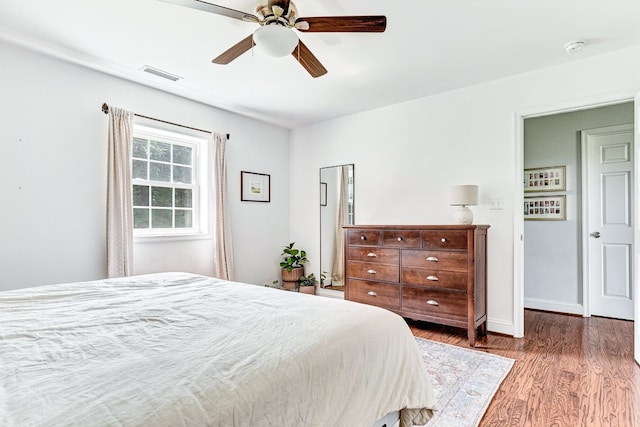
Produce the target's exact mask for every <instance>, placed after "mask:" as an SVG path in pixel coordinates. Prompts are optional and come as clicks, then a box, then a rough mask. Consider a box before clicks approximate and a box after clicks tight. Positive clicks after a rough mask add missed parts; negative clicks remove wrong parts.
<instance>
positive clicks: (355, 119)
mask: <svg viewBox="0 0 640 427" xmlns="http://www.w3.org/2000/svg"><path fill="white" fill-rule="evenodd" d="M638 89H640V47H635V48H632V49H626V50H621V51H618V52H614V53H611V54H608V55H602V56H599V57H592V58H588V59H584V60H576V61H574V62H571V63H569V64H567V65H564V66H560V67H554V68H548V69H544V70H540V71H537V72H532V73H527V74H522V75H519V76H514V77H511V78H507V79H502V80H497V81H493V82H489V83H486V84H482V85H477V86H473V87H468V88H464V89H461V90H456V91H451V92H448V93H444V94H440V95H436V96H431V97H427V98H421V99H417V100H414V101H410V102H406V103H402V104H398V105H393V106H389V107H386V108H381V109H378V110H374V111H369V112H365V113H361V114H356V115H353V116H349V117H343V118H339V119H335V120H331V121H328V122H325V123H320V124H317V125H314V126H309V127H305V128H300V129H296V130H294V131H292V134H291V142H292V157H291V178H292V179H291V194H292V203H291V219H292V236H293V238H294V239H295V240H296V241H297V242H298V243H299V244H300V245H304V246H306V247H308V248H317V247H318V213H317V209H315V208H314V205H315V201H316V200H318V199H317V198H318V193H317V190H316V191H314V192H308V191H306V189H309V188H317V187H318V185H317V179H318V178H317V177H318V168H319V167H322V166H330V165H335V164H342V163H355V170H356V177H355V181H356V189H355V194H356V202H355V203H356V223H357V224H447V223H451V222H452V214H453V208H451V207H449V206H448V205H447V189H448V187H449V186H450V185H452V184H478V185H479V187H480V205H479V206H477V207H475V208H472V209H473V210H474V213H475V222H476V223H485V224H490V225H491V228H490V229H489V236H488V294H489V296H488V298H489V304H488V315H489V322H488V327H489V329H490V330H492V331H497V332H502V333H508V334H512V333H514V315H515V314H514V271H513V262H514V256H515V251H514V247H515V244H516V243H515V242H516V239H515V238H514V237H515V236H514V222H513V219H514V216H515V215H517V213H516V212H515V211H514V209H517V210H520V209H522V207H521V205H520V197H521V185H522V184H521V173H522V171H520V170H517V169H519V168H516V167H515V166H514V165H516V164H517V162H516V153H520V149H519V148H518V147H516V141H517V140H518V138H517V136H516V129H517V123H516V118H517V114H518V113H521V112H523V111H531V110H543V111H544V110H545V108H547V106H548V109H549V110H552V109H555V108H557V106H558V105H560V104H562V105H582V104H587V103H589V102H591V100H592V99H593V98H594V97H602V96H607V97H615V96H621V97H630V96H631V95H632V94H634V93H635V92H636V91H637V90H638ZM371 90H376V89H375V88H371ZM488 197H499V198H502V199H503V209H502V210H489V209H488V204H487V203H488V200H487V199H488ZM516 202H517V203H516ZM515 226H516V227H515V228H516V230H517V229H518V227H520V226H518V225H517V224H515ZM518 237H519V236H518ZM309 268H310V269H312V270H313V271H317V270H318V265H317V264H314V260H312V262H311V263H310V265H309Z"/></svg>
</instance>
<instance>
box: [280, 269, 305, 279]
mask: <svg viewBox="0 0 640 427" xmlns="http://www.w3.org/2000/svg"><path fill="white" fill-rule="evenodd" d="M281 270H282V281H283V282H297V281H298V280H300V278H301V277H302V276H304V267H294V268H292V269H291V271H288V270H287V269H286V268H283V269H281Z"/></svg>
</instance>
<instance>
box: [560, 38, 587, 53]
mask: <svg viewBox="0 0 640 427" xmlns="http://www.w3.org/2000/svg"><path fill="white" fill-rule="evenodd" d="M583 47H584V41H582V40H576V41H573V42H569V43H567V44H565V45H564V50H566V51H567V53H573V52H577V51H579V50H580V49H582V48H583Z"/></svg>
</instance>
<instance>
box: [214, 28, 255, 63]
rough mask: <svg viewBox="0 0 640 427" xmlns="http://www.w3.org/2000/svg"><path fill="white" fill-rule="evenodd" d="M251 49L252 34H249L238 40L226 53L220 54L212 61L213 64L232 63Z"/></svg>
mask: <svg viewBox="0 0 640 427" xmlns="http://www.w3.org/2000/svg"><path fill="white" fill-rule="evenodd" d="M252 47H253V34H249V35H248V36H247V37H246V38H244V39H242V40H240V41H239V42H238V43H236V44H234V45H233V46H231V47H230V48H229V49H227V50H226V51H224V52H222V53H221V54H220V55H219V56H218V57H217V58H215V59H214V60H213V61H211V62H213V63H214V64H222V65H224V64H228V63H229V62H231V61H233V60H234V59H236V58H237V57H239V56H240V55H242V54H243V53H245V52H246V51H248V50H249V49H251V48H252Z"/></svg>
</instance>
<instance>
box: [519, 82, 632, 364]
mask: <svg viewBox="0 0 640 427" xmlns="http://www.w3.org/2000/svg"><path fill="white" fill-rule="evenodd" d="M636 95H638V93H637V92H635V91H634V92H629V91H622V92H616V93H609V94H605V95H599V96H594V97H588V98H582V99H575V100H571V101H565V102H558V103H553V104H548V105H544V106H537V107H530V108H523V109H520V110H517V111H515V113H514V131H515V135H514V143H515V147H514V157H515V158H514V162H513V165H514V168H515V170H514V176H515V177H516V182H515V183H514V192H513V201H514V209H513V336H514V337H515V338H522V337H524V212H523V209H522V206H524V190H523V188H522V183H523V182H524V121H525V119H529V118H533V117H542V116H550V115H554V114H561V113H568V112H572V111H579V110H589V109H593V108H598V107H605V106H607V105H615V104H621V103H624V102H633V101H634V99H635V100H636V103H635V105H634V122H635V128H634V133H635V138H634V150H635V157H634V160H635V165H638V164H640V163H638V157H639V156H640V153H639V151H640V137H638V131H639V129H638V127H639V126H640V119H639V118H638V114H640V111H638V106H639V105H640V96H638V97H636ZM636 170H637V166H636ZM635 179H636V194H635V195H634V199H635V214H634V221H635V223H636V224H640V222H639V220H640V206H639V204H640V197H638V192H639V189H640V173H636V178H635ZM635 228H636V229H638V228H640V227H635ZM639 242H640V231H636V235H635V237H634V250H633V261H632V262H633V264H632V265H633V267H632V268H633V270H634V277H635V280H634V289H633V292H634V297H635V296H636V295H640V280H639V277H640V272H638V265H639V264H640V261H639V259H640V248H639ZM634 305H635V313H636V320H638V321H635V320H634V324H635V325H634V326H635V328H636V331H639V330H640V298H635V300H634ZM636 335H637V332H636ZM638 341H640V340H636V342H635V345H636V350H635V354H636V360H638V358H640V342H638ZM639 363H640V361H639Z"/></svg>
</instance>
